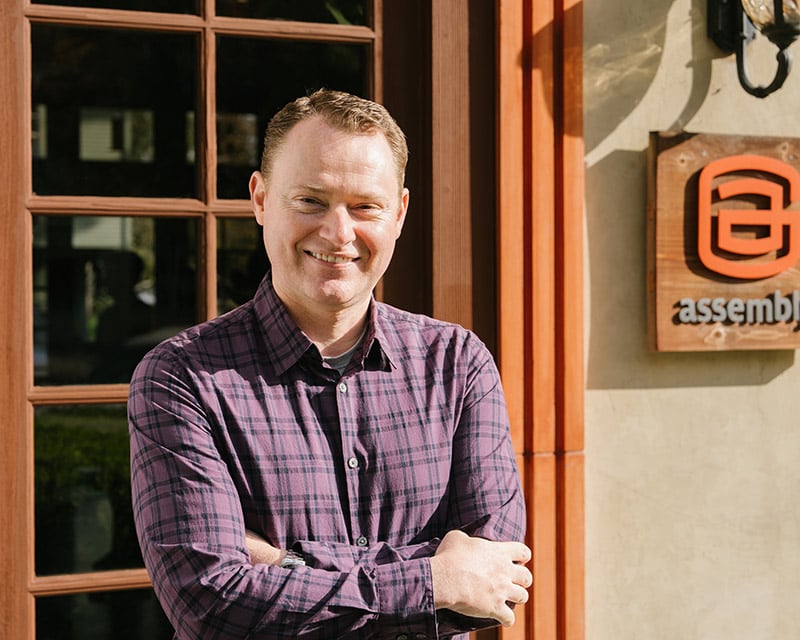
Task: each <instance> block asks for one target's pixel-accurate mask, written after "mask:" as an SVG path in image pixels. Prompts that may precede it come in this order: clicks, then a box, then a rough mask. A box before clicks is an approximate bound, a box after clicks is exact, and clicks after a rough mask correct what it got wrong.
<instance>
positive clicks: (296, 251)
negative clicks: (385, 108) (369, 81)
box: [250, 117, 408, 320]
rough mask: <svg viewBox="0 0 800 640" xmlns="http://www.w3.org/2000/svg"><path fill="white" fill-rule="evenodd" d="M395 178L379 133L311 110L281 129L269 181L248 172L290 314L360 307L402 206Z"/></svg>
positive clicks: (381, 267)
mask: <svg viewBox="0 0 800 640" xmlns="http://www.w3.org/2000/svg"><path fill="white" fill-rule="evenodd" d="M397 176H398V174H397V169H396V167H395V165H394V159H393V156H392V153H391V149H390V147H389V143H388V142H387V141H386V138H385V136H384V135H383V134H382V133H380V132H376V133H371V134H360V135H353V134H349V133H346V132H343V131H340V130H338V129H334V128H332V127H331V126H329V125H328V124H326V123H325V122H324V121H323V120H322V119H321V118H317V117H314V118H311V119H309V120H304V121H301V122H299V123H298V124H297V125H295V126H294V127H293V128H292V129H291V130H290V131H289V133H288V134H287V136H286V138H285V139H284V141H283V143H282V145H281V147H280V148H279V149H278V151H277V153H276V155H275V157H274V160H273V165H272V170H271V173H270V176H269V183H268V184H266V183H265V181H264V179H263V176H262V175H261V173H260V172H256V173H254V174H253V176H252V177H251V179H250V193H251V200H252V203H253V209H254V212H255V216H256V220H257V221H258V223H259V224H260V225H261V226H262V227H263V234H264V246H265V248H266V250H267V255H268V256H269V260H270V263H271V265H272V280H273V284H274V287H275V291H276V292H277V294H278V296H279V297H280V298H281V300H283V302H284V303H285V304H286V305H287V307H288V308H289V310H290V312H292V313H293V314H294V315H295V316H296V318H297V319H299V320H302V319H303V318H304V317H308V314H310V315H311V316H318V315H319V314H322V313H329V312H332V311H333V312H336V311H343V310H347V309H353V310H355V311H357V312H363V311H365V310H366V308H367V305H368V304H369V300H370V296H371V293H372V290H373V288H374V287H375V285H376V283H377V282H378V280H379V279H380V277H381V276H382V275H383V273H384V272H385V271H386V268H387V267H388V265H389V261H390V259H391V257H392V253H393V251H394V246H395V242H396V240H397V238H398V237H399V235H400V231H401V229H402V226H403V220H404V219H405V214H406V209H407V207H408V190H407V189H402V190H401V187H400V186H399V185H398V177H397Z"/></svg>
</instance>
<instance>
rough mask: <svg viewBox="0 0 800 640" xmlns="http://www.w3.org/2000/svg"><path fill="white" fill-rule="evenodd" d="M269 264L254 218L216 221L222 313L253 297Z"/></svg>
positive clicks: (218, 293)
mask: <svg viewBox="0 0 800 640" xmlns="http://www.w3.org/2000/svg"><path fill="white" fill-rule="evenodd" d="M268 266H269V261H268V260H267V254H266V251H265V250H264V244H263V242H262V240H261V227H260V226H258V224H257V223H256V221H255V219H253V218H241V219H239V218H221V219H220V220H219V221H218V222H217V309H218V310H219V312H220V313H225V312H226V311H230V310H231V309H233V308H234V307H238V306H239V305H240V304H242V303H244V302H247V301H248V300H249V299H250V298H252V297H253V294H254V293H255V292H256V289H257V288H258V285H259V283H260V282H261V280H262V278H263V277H264V274H265V273H266V271H267V268H268Z"/></svg>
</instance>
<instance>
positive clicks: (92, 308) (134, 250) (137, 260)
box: [33, 215, 200, 385]
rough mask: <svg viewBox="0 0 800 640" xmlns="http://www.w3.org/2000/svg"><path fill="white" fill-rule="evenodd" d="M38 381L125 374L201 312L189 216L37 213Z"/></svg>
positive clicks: (118, 378)
mask: <svg viewBox="0 0 800 640" xmlns="http://www.w3.org/2000/svg"><path fill="white" fill-rule="evenodd" d="M33 230H34V239H33V242H34V247H33V353H34V384H37V385H53V384H102V383H112V382H128V381H129V380H130V376H131V373H133V369H134V367H135V366H136V364H137V363H138V362H139V360H141V358H142V356H143V355H144V354H145V353H146V352H147V351H149V350H150V349H151V348H152V347H154V346H155V345H156V344H158V342H160V341H161V340H163V339H164V338H167V337H169V336H171V335H174V334H175V333H177V332H178V331H180V330H181V329H183V328H185V327H187V326H189V325H192V324H194V323H195V322H197V320H198V319H199V318H200V316H199V307H198V295H197V290H198V287H197V264H198V253H197V245H198V242H197V237H198V235H197V234H198V223H197V220H196V219H192V218H145V217H133V216H126V217H123V216H120V217H116V216H43V215H37V216H34V218H33Z"/></svg>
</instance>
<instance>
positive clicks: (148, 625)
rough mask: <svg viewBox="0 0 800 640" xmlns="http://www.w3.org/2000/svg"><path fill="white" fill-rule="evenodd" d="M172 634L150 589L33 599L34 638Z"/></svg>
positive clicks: (135, 638)
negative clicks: (34, 602)
mask: <svg viewBox="0 0 800 640" xmlns="http://www.w3.org/2000/svg"><path fill="white" fill-rule="evenodd" d="M172 634H173V631H172V627H171V626H170V624H169V621H168V620H167V617H166V616H165V615H164V613H163V612H162V610H161V607H160V605H159V604H158V600H156V597H155V594H154V593H153V591H152V590H151V589H137V590H135V591H116V592H107V593H81V594H77V595H71V596H51V597H47V598H38V599H37V600H36V640H170V639H171V638H172Z"/></svg>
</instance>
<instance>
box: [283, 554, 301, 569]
mask: <svg viewBox="0 0 800 640" xmlns="http://www.w3.org/2000/svg"><path fill="white" fill-rule="evenodd" d="M280 566H281V569H294V568H295V567H304V566H306V561H305V560H304V559H303V556H301V555H300V554H299V553H295V552H294V551H287V552H286V555H285V556H284V557H283V560H281V564H280Z"/></svg>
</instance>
